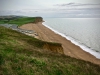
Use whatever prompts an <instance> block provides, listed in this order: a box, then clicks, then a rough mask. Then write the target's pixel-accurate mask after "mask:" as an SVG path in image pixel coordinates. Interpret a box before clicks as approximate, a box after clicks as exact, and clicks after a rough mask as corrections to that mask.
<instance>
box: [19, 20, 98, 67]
mask: <svg viewBox="0 0 100 75" xmlns="http://www.w3.org/2000/svg"><path fill="white" fill-rule="evenodd" d="M20 28H22V29H27V30H34V31H36V33H38V39H40V40H43V41H48V42H58V43H61V44H62V47H63V49H64V54H65V55H68V56H71V57H75V58H77V59H82V60H85V61H90V62H92V63H95V64H99V65H100V59H97V58H96V57H94V56H93V55H91V54H90V53H88V52H86V51H84V50H82V49H81V48H80V47H79V46H77V45H75V44H73V43H72V42H71V41H69V40H67V39H66V38H65V37H62V36H61V35H59V34H57V33H55V32H54V31H52V30H50V29H49V28H47V27H46V26H45V25H43V24H42V22H39V23H37V24H33V23H30V24H25V25H23V26H21V27H20Z"/></svg>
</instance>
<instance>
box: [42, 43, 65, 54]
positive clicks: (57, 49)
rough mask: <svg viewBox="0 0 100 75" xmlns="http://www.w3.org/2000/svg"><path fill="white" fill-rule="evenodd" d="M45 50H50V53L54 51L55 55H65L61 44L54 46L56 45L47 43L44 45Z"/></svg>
mask: <svg viewBox="0 0 100 75" xmlns="http://www.w3.org/2000/svg"><path fill="white" fill-rule="evenodd" d="M43 49H45V50H50V51H53V52H55V53H60V54H64V51H63V47H62V45H61V44H58V45H54V44H48V43H46V44H44V46H43Z"/></svg>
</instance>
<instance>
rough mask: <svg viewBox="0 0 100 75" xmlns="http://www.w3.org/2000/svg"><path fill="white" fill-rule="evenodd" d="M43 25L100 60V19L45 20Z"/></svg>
mask: <svg viewBox="0 0 100 75" xmlns="http://www.w3.org/2000/svg"><path fill="white" fill-rule="evenodd" d="M43 19H44V21H45V22H43V25H44V26H46V27H48V28H49V29H51V30H52V31H54V32H55V33H57V34H59V35H61V36H62V37H65V38H66V39H67V40H70V41H71V42H72V43H74V44H75V45H77V46H79V47H80V48H82V49H83V50H84V51H86V52H89V53H90V54H92V55H94V56H95V57H96V58H98V59H100V18H43Z"/></svg>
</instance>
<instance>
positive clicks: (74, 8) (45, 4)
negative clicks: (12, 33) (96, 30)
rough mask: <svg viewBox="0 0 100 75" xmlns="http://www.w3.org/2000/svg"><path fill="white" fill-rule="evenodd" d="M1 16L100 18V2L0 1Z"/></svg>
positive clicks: (78, 0)
mask: <svg viewBox="0 0 100 75" xmlns="http://www.w3.org/2000/svg"><path fill="white" fill-rule="evenodd" d="M0 15H24V16H42V17H73V18H76V17H88V18H90V17H92V18H95V17H98V18H100V0H0Z"/></svg>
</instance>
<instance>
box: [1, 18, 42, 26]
mask: <svg viewBox="0 0 100 75" xmlns="http://www.w3.org/2000/svg"><path fill="white" fill-rule="evenodd" d="M40 21H43V19H42V17H14V18H13V17H12V18H11V17H10V18H8V17H7V18H6V17H5V18H0V24H5V23H7V24H17V25H19V26H20V25H23V24H27V23H37V22H40Z"/></svg>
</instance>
